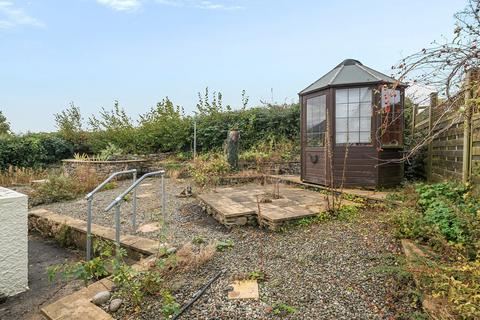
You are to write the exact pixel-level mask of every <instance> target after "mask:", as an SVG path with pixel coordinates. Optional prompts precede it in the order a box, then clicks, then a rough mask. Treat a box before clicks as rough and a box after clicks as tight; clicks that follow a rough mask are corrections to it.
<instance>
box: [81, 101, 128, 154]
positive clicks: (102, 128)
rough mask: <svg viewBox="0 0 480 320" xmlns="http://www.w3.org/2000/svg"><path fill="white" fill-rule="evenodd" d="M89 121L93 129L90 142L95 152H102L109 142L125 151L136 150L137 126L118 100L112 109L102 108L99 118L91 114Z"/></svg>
mask: <svg viewBox="0 0 480 320" xmlns="http://www.w3.org/2000/svg"><path fill="white" fill-rule="evenodd" d="M88 123H89V125H90V127H91V129H92V132H91V134H90V135H91V137H90V143H91V145H92V149H93V151H94V152H100V151H101V150H103V149H104V148H106V147H107V146H108V145H109V143H113V144H114V145H116V146H117V147H120V148H121V149H123V150H124V151H125V152H136V150H137V146H136V141H135V140H136V129H135V126H134V125H133V121H132V119H131V118H130V117H129V116H128V115H127V113H126V112H125V110H124V109H123V108H122V107H121V106H120V104H119V102H118V101H115V103H114V105H113V109H112V110H106V109H105V108H102V109H101V111H100V117H99V118H97V117H95V116H91V117H90V118H89V119H88Z"/></svg>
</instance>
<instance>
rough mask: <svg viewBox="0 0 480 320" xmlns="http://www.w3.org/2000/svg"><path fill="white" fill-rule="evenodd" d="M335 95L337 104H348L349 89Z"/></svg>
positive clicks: (338, 91) (341, 90)
mask: <svg viewBox="0 0 480 320" xmlns="http://www.w3.org/2000/svg"><path fill="white" fill-rule="evenodd" d="M335 95H336V102H337V103H348V89H338V90H336V91H335Z"/></svg>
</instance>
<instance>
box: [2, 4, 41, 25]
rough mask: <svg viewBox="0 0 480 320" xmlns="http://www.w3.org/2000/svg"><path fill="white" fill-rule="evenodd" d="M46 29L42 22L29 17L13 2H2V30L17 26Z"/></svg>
mask: <svg viewBox="0 0 480 320" xmlns="http://www.w3.org/2000/svg"><path fill="white" fill-rule="evenodd" d="M21 25H24V26H33V27H44V26H45V24H44V23H43V22H41V21H40V20H38V19H36V18H33V17H31V16H29V15H28V14H27V13H26V12H25V11H23V10H22V9H20V8H18V7H16V6H15V4H14V3H13V2H12V1H3V0H0V29H8V28H13V27H16V26H21Z"/></svg>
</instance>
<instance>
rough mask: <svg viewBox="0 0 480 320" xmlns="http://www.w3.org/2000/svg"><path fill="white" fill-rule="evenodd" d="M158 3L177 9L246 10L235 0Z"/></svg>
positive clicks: (175, 0) (186, 0)
mask: <svg viewBox="0 0 480 320" xmlns="http://www.w3.org/2000/svg"><path fill="white" fill-rule="evenodd" d="M156 2H157V3H160V4H164V5H169V6H175V7H190V8H199V9H207V10H239V9H244V7H243V6H240V5H237V4H236V1H233V0H217V1H207V0H156Z"/></svg>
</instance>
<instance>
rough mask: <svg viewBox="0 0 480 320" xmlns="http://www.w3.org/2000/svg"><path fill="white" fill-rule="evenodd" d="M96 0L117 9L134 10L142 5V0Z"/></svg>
mask: <svg viewBox="0 0 480 320" xmlns="http://www.w3.org/2000/svg"><path fill="white" fill-rule="evenodd" d="M97 2H98V3H100V4H103V5H105V6H107V7H110V8H112V9H114V10H117V11H135V10H137V9H138V8H140V7H141V6H142V0H97Z"/></svg>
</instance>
